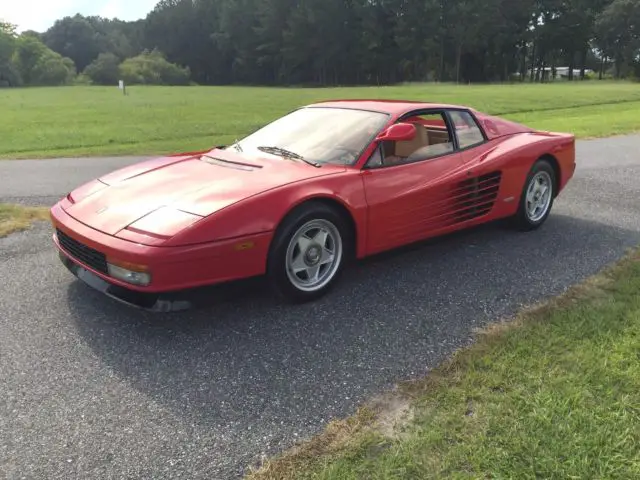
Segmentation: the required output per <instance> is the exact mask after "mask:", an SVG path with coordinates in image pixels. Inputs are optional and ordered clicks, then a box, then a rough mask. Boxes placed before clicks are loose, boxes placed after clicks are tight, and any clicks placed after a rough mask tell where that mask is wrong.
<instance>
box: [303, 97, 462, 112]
mask: <svg viewBox="0 0 640 480" xmlns="http://www.w3.org/2000/svg"><path fill="white" fill-rule="evenodd" d="M307 107H333V108H353V109H357V110H370V111H373V112H381V113H388V114H390V115H402V114H404V113H407V112H411V111H413V110H422V109H425V110H426V109H432V108H433V109H438V108H450V109H465V110H471V111H474V110H473V109H472V108H469V107H465V106H462V105H448V104H444V103H425V102H418V101H412V100H375V99H363V100H355V99H344V100H326V101H323V102H318V103H313V104H311V105H307Z"/></svg>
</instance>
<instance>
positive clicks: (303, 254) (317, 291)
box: [267, 202, 351, 302]
mask: <svg viewBox="0 0 640 480" xmlns="http://www.w3.org/2000/svg"><path fill="white" fill-rule="evenodd" d="M350 241H351V239H350V238H349V229H348V225H347V222H345V220H344V218H343V217H342V215H341V214H340V213H339V212H337V211H336V210H335V209H333V208H331V207H329V206H327V205H325V204H323V203H316V202H313V203H311V202H310V203H308V204H304V205H302V206H301V207H299V208H298V209H296V210H294V211H293V212H292V213H291V214H290V215H289V216H288V217H287V218H286V219H285V220H284V222H283V223H282V225H281V226H280V227H279V228H278V231H277V232H276V235H275V238H274V241H273V244H272V247H271V250H270V252H269V258H268V260H267V276H268V278H269V281H270V282H271V286H272V287H273V288H274V290H275V291H276V292H277V293H278V294H279V295H280V296H282V297H284V298H285V299H287V300H288V301H292V302H307V301H311V300H314V299H316V298H319V297H321V296H322V295H324V294H325V293H327V292H328V291H329V289H331V287H333V285H334V284H335V282H336V281H337V279H338V277H339V275H340V273H341V271H342V267H343V265H344V261H345V258H346V256H347V255H348V252H349V245H350Z"/></svg>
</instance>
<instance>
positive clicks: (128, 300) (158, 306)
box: [59, 252, 194, 312]
mask: <svg viewBox="0 0 640 480" xmlns="http://www.w3.org/2000/svg"><path fill="white" fill-rule="evenodd" d="M59 255H60V261H61V262H62V264H63V265H64V266H65V267H67V270H69V271H70V272H71V273H72V274H73V275H74V276H75V277H76V278H78V279H79V280H81V281H82V282H83V283H84V284H85V285H88V286H89V287H91V288H93V289H95V290H97V291H99V292H100V293H103V294H105V295H106V296H108V297H110V298H112V299H114V300H117V301H118V302H120V303H124V304H126V305H128V306H131V307H136V308H140V309H143V310H148V311H151V312H178V311H182V310H188V309H190V308H192V307H193V306H194V304H193V302H192V301H191V300H188V299H187V298H186V296H185V295H184V294H182V295H181V294H179V293H178V294H169V293H148V292H139V291H135V290H130V289H128V288H124V287H122V286H120V285H116V284H113V283H109V282H107V281H106V280H104V279H102V278H100V277H99V276H98V275H96V274H95V273H93V272H91V271H89V270H87V269H86V268H84V267H83V266H82V265H80V264H78V263H76V262H74V261H73V260H72V259H71V258H69V257H68V256H67V255H65V254H64V253H62V252H59Z"/></svg>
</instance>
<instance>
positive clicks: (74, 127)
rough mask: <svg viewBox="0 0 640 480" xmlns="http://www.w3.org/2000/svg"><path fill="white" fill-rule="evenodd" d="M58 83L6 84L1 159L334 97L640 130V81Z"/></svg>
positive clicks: (128, 149)
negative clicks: (350, 84)
mask: <svg viewBox="0 0 640 480" xmlns="http://www.w3.org/2000/svg"><path fill="white" fill-rule="evenodd" d="M127 92H128V95H127V96H123V95H122V93H121V92H120V91H119V90H118V89H117V88H115V87H60V88H24V89H2V90H0V105H1V106H2V115H0V158H36V157H54V156H79V155H120V154H161V153H166V152H177V151H188V150H192V149H200V148H207V147H211V146H213V145H216V144H221V143H226V142H228V141H231V140H233V139H235V138H237V137H240V136H242V135H244V134H247V133H249V132H251V131H253V130H254V129H256V128H258V127H260V126H262V125H264V124H266V123H268V122H269V121H271V120H273V119H275V118H277V117H278V116H280V115H283V114H285V113H286V112H288V111H290V110H292V109H294V108H296V107H298V106H300V105H304V104H307V103H311V102H314V101H318V100H326V99H332V98H390V99H413V100H424V101H434V102H445V103H456V104H462V105H470V106H472V107H475V108H478V109H479V110H482V111H486V112H488V113H492V114H498V115H503V116H505V117H507V118H510V119H514V120H516V121H519V122H525V123H527V124H528V125H530V126H532V127H536V128H540V129H545V130H556V131H568V132H574V133H576V134H577V135H579V136H581V137H592V136H608V135H614V134H620V133H627V132H631V131H636V130H640V85H639V84H633V83H624V82H598V81H587V82H574V83H568V82H567V83H557V84H549V85H539V84H523V85H519V84H517V85H502V86H498V85H493V86H466V85H461V86H457V85H449V84H440V85H438V84H411V85H405V86H394V87H353V88H261V87H130V88H128V89H127Z"/></svg>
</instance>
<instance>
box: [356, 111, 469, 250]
mask: <svg viewBox="0 0 640 480" xmlns="http://www.w3.org/2000/svg"><path fill="white" fill-rule="evenodd" d="M402 121H409V122H411V123H414V124H415V125H416V127H417V128H418V135H417V137H416V139H415V140H414V141H412V142H408V143H406V144H405V143H402V144H401V143H400V142H398V143H397V144H394V145H386V144H384V143H383V144H381V145H380V146H379V147H378V149H377V150H376V151H375V152H374V153H373V154H372V156H371V157H370V158H369V160H368V162H367V164H366V165H365V169H364V170H363V174H362V175H363V182H364V189H365V194H366V199H367V204H368V230H367V250H368V252H369V253H375V252H379V251H383V250H387V249H390V248H394V247H397V246H400V245H404V244H407V243H411V242H414V241H418V240H421V239H424V238H427V237H429V236H431V235H432V234H433V233H434V232H438V231H439V230H441V229H442V228H444V227H446V226H447V219H446V218H443V217H442V215H443V213H446V210H447V205H448V204H450V203H451V201H452V199H451V198H450V197H451V195H450V194H449V193H450V191H451V186H452V185H454V184H455V183H456V182H460V181H461V180H464V172H465V169H464V162H463V161H462V156H461V155H460V153H459V151H458V150H457V148H455V141H454V136H453V131H452V128H451V124H450V122H449V120H448V118H447V117H446V116H445V114H444V112H443V111H441V112H416V113H415V114H411V115H409V116H405V117H404V119H402ZM447 192H449V193H447Z"/></svg>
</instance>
